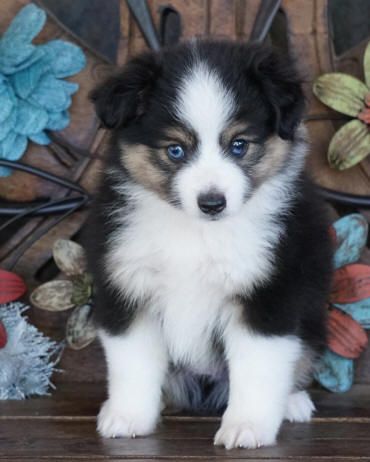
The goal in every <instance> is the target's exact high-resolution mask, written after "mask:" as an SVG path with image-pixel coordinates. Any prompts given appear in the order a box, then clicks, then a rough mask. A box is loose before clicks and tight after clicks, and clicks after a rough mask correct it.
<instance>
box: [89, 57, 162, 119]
mask: <svg viewBox="0 0 370 462" xmlns="http://www.w3.org/2000/svg"><path fill="white" fill-rule="evenodd" d="M159 72H160V60H159V56H158V55H156V54H154V53H146V54H143V55H141V56H139V57H137V58H134V59H133V60H131V61H129V62H128V63H127V64H126V66H125V67H124V69H123V70H122V71H120V72H119V73H117V74H115V75H113V76H111V77H109V78H108V79H107V80H105V81H104V82H103V83H102V84H100V85H99V86H98V87H97V88H96V89H95V90H93V91H92V92H91V93H90V99H91V101H92V102H93V103H94V105H95V111H96V113H97V115H98V117H99V118H100V120H101V121H102V123H103V124H104V126H105V127H106V128H117V127H121V126H124V125H126V124H127V123H128V122H129V121H131V120H132V119H135V118H137V117H139V116H140V115H141V114H143V112H144V111H145V108H146V104H147V102H148V98H149V97H150V90H151V89H152V87H153V85H154V83H155V81H156V79H157V78H158V75H159Z"/></svg>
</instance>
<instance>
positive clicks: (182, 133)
mask: <svg viewBox="0 0 370 462" xmlns="http://www.w3.org/2000/svg"><path fill="white" fill-rule="evenodd" d="M165 135H166V137H167V139H166V146H169V145H171V144H181V145H183V146H185V147H187V148H189V147H191V146H193V145H194V144H195V136H194V135H193V134H192V133H190V132H188V131H186V130H183V129H181V128H180V127H178V128H177V127H171V128H168V129H167V130H166V131H165Z"/></svg>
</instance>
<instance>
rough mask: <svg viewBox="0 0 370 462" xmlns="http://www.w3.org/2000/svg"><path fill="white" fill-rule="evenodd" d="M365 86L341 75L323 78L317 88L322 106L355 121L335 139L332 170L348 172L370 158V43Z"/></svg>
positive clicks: (365, 65)
mask: <svg viewBox="0 0 370 462" xmlns="http://www.w3.org/2000/svg"><path fill="white" fill-rule="evenodd" d="M364 74H365V83H364V82H361V81H360V80H359V79H357V78H355V77H353V76H350V75H347V74H342V73H339V72H332V73H329V74H323V75H321V76H320V77H318V78H317V79H316V80H315V82H314V85H313V92H314V94H315V95H316V96H317V97H318V98H319V100H320V101H321V102H323V103H324V104H326V105H327V106H329V107H331V108H332V109H335V110H336V111H338V112H341V113H342V114H345V115H348V116H351V117H355V120H351V121H350V122H348V123H346V124H345V125H344V126H343V127H341V128H340V129H339V130H338V131H337V133H336V134H335V135H334V136H333V138H332V140H331V142H330V145H329V149H328V161H329V164H330V166H331V167H334V168H337V169H338V170H345V169H347V168H350V167H352V166H354V165H356V164H357V163H359V162H361V161H362V160H363V159H364V158H365V157H367V156H368V154H370V133H369V124H370V42H369V44H368V45H367V47H366V50H365V54H364Z"/></svg>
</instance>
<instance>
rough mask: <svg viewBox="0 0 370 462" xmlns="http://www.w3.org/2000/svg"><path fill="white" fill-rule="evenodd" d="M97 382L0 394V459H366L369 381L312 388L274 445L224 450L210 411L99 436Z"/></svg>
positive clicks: (273, 461)
mask: <svg viewBox="0 0 370 462" xmlns="http://www.w3.org/2000/svg"><path fill="white" fill-rule="evenodd" d="M103 399H104V385H97V384H76V385H73V384H64V385H63V384H61V385H60V386H59V388H58V390H56V391H55V392H54V393H53V395H52V396H51V397H44V398H33V399H30V400H27V401H3V402H0V461H4V460H8V461H12V462H18V461H28V462H36V461H43V460H47V461H57V460H61V461H68V462H75V461H86V460H88V461H89V462H93V461H101V460H108V461H110V462H112V461H114V462H117V461H123V460H124V461H149V460H155V459H163V460H169V461H180V460H192V459H193V460H209V461H213V460H217V461H234V462H238V461H241V460H248V461H250V462H253V461H269V462H277V461H279V462H284V461H290V462H292V461H293V462H295V461H315V462H324V461H325V462H327V461H331V462H334V461H335V462H342V461H362V462H363V461H369V462H370V387H369V386H367V385H357V386H355V387H354V388H353V390H352V391H351V392H349V393H346V394H335V395H334V394H330V393H326V392H322V391H315V392H314V400H315V403H316V406H317V408H318V412H317V414H316V416H315V418H314V419H313V421H312V422H311V423H310V424H290V423H285V424H284V425H283V428H282V430H281V432H280V436H279V441H278V445H277V446H275V447H271V448H261V449H256V450H245V449H235V450H232V451H226V450H224V449H223V448H220V447H214V446H213V435H214V433H215V431H216V429H217V427H218V425H219V418H218V417H194V416H184V415H182V416H179V415H172V416H171V415H168V416H165V417H164V419H163V422H162V423H161V425H160V427H159V428H158V431H157V432H156V433H155V434H154V435H152V436H149V437H146V438H137V439H134V440H132V439H114V440H113V439H103V438H100V437H99V436H98V435H97V433H96V431H95V417H96V414H97V411H98V408H99V405H100V403H101V401H102V400H103Z"/></svg>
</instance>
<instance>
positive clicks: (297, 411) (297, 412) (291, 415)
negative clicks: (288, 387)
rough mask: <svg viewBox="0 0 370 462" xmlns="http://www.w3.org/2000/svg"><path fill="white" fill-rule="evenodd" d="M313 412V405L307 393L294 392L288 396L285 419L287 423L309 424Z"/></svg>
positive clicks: (302, 391)
mask: <svg viewBox="0 0 370 462" xmlns="http://www.w3.org/2000/svg"><path fill="white" fill-rule="evenodd" d="M314 411H315V405H314V404H313V402H312V400H311V398H310V395H309V394H308V393H307V391H304V390H301V391H296V392H295V393H292V394H291V395H290V396H289V399H288V404H287V409H286V412H285V418H286V419H287V420H289V422H309V421H310V420H311V417H312V414H313V412H314Z"/></svg>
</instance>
